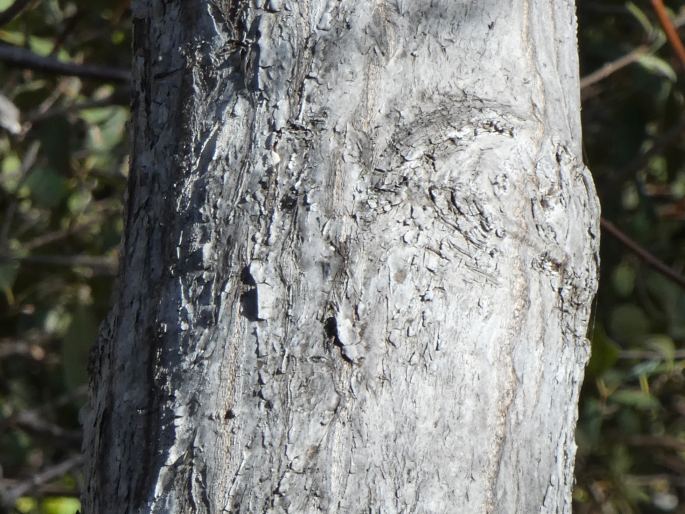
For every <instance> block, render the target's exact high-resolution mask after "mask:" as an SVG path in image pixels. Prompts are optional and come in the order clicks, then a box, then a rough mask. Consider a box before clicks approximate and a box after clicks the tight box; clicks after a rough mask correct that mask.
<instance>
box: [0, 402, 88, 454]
mask: <svg viewBox="0 0 685 514" xmlns="http://www.w3.org/2000/svg"><path fill="white" fill-rule="evenodd" d="M0 425H1V426H3V428H5V429H6V428H7V427H16V428H19V429H22V430H24V431H25V432H29V433H32V434H36V435H40V436H47V437H52V438H54V439H57V440H58V441H61V442H63V443H71V444H72V445H74V448H75V449H78V448H79V446H80V444H81V432H80V431H78V430H67V429H65V428H62V427H61V426H59V425H57V424H55V423H52V422H50V421H47V420H46V419H43V418H41V417H40V416H38V415H37V414H36V413H35V412H33V411H26V412H20V413H19V414H17V415H16V416H14V417H11V418H10V419H8V420H7V421H6V422H2V423H1V424H0Z"/></svg>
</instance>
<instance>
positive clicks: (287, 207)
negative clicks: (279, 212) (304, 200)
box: [281, 194, 297, 211]
mask: <svg viewBox="0 0 685 514" xmlns="http://www.w3.org/2000/svg"><path fill="white" fill-rule="evenodd" d="M296 205H297V198H295V197H293V196H290V195H288V194H286V195H283V197H282V198H281V209H283V210H284V211H291V210H293V209H294V208H295V206H296Z"/></svg>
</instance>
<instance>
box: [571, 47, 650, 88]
mask: <svg viewBox="0 0 685 514" xmlns="http://www.w3.org/2000/svg"><path fill="white" fill-rule="evenodd" d="M648 52H649V47H648V46H647V45H642V46H639V47H637V48H635V49H634V50H632V51H630V52H628V53H627V54H625V55H622V56H621V57H619V58H618V59H615V60H613V61H611V62H608V63H606V64H604V65H603V66H602V67H601V68H599V69H598V70H595V71H593V72H592V73H590V74H588V75H585V76H584V77H583V78H581V79H580V89H581V90H583V89H586V88H588V87H590V86H591V85H593V84H596V83H597V82H601V81H602V80H604V79H605V78H607V77H609V76H610V75H613V74H614V73H616V72H617V71H618V70H620V69H622V68H625V67H626V66H628V65H629V64H633V63H634V62H635V61H637V60H638V59H639V58H640V57H642V56H643V55H645V54H646V53H648Z"/></svg>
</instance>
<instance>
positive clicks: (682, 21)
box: [580, 15, 685, 91]
mask: <svg viewBox="0 0 685 514" xmlns="http://www.w3.org/2000/svg"><path fill="white" fill-rule="evenodd" d="M673 25H674V26H675V27H676V28H680V27H682V26H683V25H685V15H680V16H678V17H677V18H676V19H675V20H673ZM661 46H662V43H658V44H655V45H652V46H648V45H642V46H639V47H637V48H634V49H633V50H631V51H630V52H628V53H627V54H624V55H622V56H620V57H618V58H617V59H615V60H613V61H610V62H608V63H606V64H604V65H603V66H602V67H601V68H599V69H598V70H595V71H593V72H592V73H589V74H588V75H585V76H584V77H582V78H581V79H580V89H581V91H582V90H586V89H587V88H589V87H590V86H592V85H594V84H596V83H598V82H601V81H602V80H604V79H606V78H608V77H610V76H611V75H613V74H614V73H616V72H617V71H619V70H621V69H623V68H625V67H626V66H628V65H630V64H633V63H634V62H636V61H638V60H639V59H640V57H642V56H643V55H646V54H651V53H654V52H655V51H656V50H658V49H659V48H660V47H661Z"/></svg>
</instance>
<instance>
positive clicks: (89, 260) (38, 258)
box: [0, 254, 117, 275]
mask: <svg viewBox="0 0 685 514" xmlns="http://www.w3.org/2000/svg"><path fill="white" fill-rule="evenodd" d="M3 261H10V262H11V261H19V262H25V263H29V264H47V265H52V266H66V267H69V268H78V267H83V268H90V269H91V270H93V271H94V272H96V273H100V274H102V275H115V274H116V271H117V259H116V258H115V257H105V256H99V255H23V256H22V255H8V254H0V262H3Z"/></svg>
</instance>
